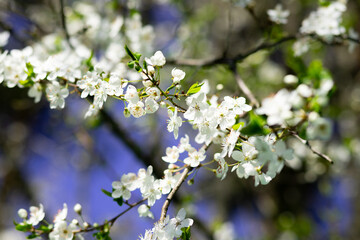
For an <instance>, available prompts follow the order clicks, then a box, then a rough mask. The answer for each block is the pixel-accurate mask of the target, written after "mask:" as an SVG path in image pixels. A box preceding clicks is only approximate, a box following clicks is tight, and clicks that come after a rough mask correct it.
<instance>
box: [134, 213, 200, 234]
mask: <svg viewBox="0 0 360 240" xmlns="http://www.w3.org/2000/svg"><path fill="white" fill-rule="evenodd" d="M185 216H186V212H185V210H184V209H183V208H182V209H180V210H179V212H178V214H177V215H176V217H174V218H171V219H170V217H169V216H167V217H166V218H165V220H164V221H163V222H158V223H156V224H155V226H154V228H152V229H151V230H146V232H145V235H144V236H140V240H167V239H174V238H179V237H181V235H182V233H183V231H182V229H184V228H188V227H190V226H192V225H193V222H194V221H193V220H192V219H190V218H185Z"/></svg>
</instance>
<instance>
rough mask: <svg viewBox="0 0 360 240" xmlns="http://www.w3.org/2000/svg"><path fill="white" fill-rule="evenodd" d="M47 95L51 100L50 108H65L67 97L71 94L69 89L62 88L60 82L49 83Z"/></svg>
mask: <svg viewBox="0 0 360 240" xmlns="http://www.w3.org/2000/svg"><path fill="white" fill-rule="evenodd" d="M46 96H47V98H48V100H49V101H50V108H51V109H54V108H64V107H65V98H66V97H67V96H69V90H68V89H67V88H61V86H60V84H59V83H58V82H53V83H51V84H48V86H47V88H46Z"/></svg>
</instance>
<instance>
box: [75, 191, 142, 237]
mask: <svg viewBox="0 0 360 240" xmlns="http://www.w3.org/2000/svg"><path fill="white" fill-rule="evenodd" d="M146 200H147V198H144V199H142V200H140V201H138V202H136V203H133V204H127V205H128V206H129V207H128V208H127V209H125V210H124V211H122V212H121V213H119V214H118V215H116V216H115V217H113V218H112V219H110V220H109V221H108V222H106V223H104V224H102V225H99V226H97V227H90V228H85V229H78V230H75V231H73V233H80V232H91V231H94V230H96V229H101V228H102V227H104V226H105V225H106V224H108V223H110V226H113V225H114V223H115V222H116V220H117V219H118V218H119V217H121V216H122V215H124V214H125V213H127V212H128V211H130V210H131V209H133V208H134V207H136V206H138V205H140V204H141V203H143V202H144V201H146Z"/></svg>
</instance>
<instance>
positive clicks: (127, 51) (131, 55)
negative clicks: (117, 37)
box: [125, 45, 137, 61]
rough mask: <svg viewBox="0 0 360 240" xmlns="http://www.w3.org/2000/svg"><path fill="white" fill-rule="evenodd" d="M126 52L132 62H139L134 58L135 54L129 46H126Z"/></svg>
mask: <svg viewBox="0 0 360 240" xmlns="http://www.w3.org/2000/svg"><path fill="white" fill-rule="evenodd" d="M125 51H126V53H127V54H128V55H129V56H130V57H131V59H132V60H134V61H135V60H137V59H136V57H135V56H134V54H133V52H132V51H131V50H130V49H129V48H128V46H127V45H125Z"/></svg>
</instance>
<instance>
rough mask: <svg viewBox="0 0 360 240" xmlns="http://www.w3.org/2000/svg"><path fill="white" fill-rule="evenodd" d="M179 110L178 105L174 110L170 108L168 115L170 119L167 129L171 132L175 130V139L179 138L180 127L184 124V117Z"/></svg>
mask: <svg viewBox="0 0 360 240" xmlns="http://www.w3.org/2000/svg"><path fill="white" fill-rule="evenodd" d="M177 112H178V110H177V107H175V110H174V112H173V111H171V110H170V109H169V110H168V115H169V118H170V119H169V120H168V125H167V130H168V131H169V132H174V138H175V139H177V138H178V132H179V127H181V125H182V119H181V117H180V116H178V115H177Z"/></svg>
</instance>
